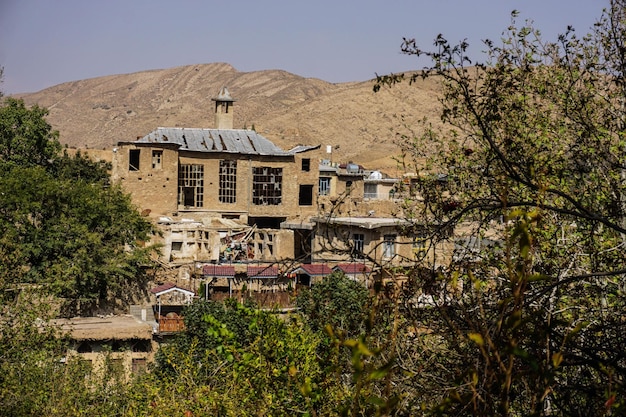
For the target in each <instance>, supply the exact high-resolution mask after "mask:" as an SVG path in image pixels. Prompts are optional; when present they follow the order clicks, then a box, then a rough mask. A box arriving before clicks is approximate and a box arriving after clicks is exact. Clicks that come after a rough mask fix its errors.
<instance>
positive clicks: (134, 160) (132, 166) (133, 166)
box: [128, 149, 140, 171]
mask: <svg viewBox="0 0 626 417" xmlns="http://www.w3.org/2000/svg"><path fill="white" fill-rule="evenodd" d="M139 156H140V149H130V150H129V151H128V170H129V171H139Z"/></svg>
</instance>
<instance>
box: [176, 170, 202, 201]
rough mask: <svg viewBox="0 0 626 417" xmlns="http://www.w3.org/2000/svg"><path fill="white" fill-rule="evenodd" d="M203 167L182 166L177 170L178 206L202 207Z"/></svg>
mask: <svg viewBox="0 0 626 417" xmlns="http://www.w3.org/2000/svg"><path fill="white" fill-rule="evenodd" d="M203 202H204V165H197V164H182V165H180V168H179V169H178V204H180V205H183V206H185V207H203Z"/></svg>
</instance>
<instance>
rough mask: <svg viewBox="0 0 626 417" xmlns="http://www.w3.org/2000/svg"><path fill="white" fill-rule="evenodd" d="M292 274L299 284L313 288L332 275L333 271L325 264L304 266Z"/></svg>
mask: <svg viewBox="0 0 626 417" xmlns="http://www.w3.org/2000/svg"><path fill="white" fill-rule="evenodd" d="M292 273H293V274H295V276H296V283H297V284H299V285H304V286H307V287H312V286H313V285H315V284H317V283H319V282H320V281H322V280H323V279H324V278H326V277H327V276H328V275H330V274H332V273H333V270H332V269H331V268H330V266H328V264H325V263H317V264H302V265H300V266H299V267H298V268H296V269H294V270H293V272H292Z"/></svg>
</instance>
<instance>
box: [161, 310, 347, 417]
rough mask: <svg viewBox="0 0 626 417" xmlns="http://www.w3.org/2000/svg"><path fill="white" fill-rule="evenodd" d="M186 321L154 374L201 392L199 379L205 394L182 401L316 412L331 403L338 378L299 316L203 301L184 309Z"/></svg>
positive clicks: (216, 408) (262, 411)
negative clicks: (327, 371) (327, 369)
mask: <svg viewBox="0 0 626 417" xmlns="http://www.w3.org/2000/svg"><path fill="white" fill-rule="evenodd" d="M185 324H186V331H185V332H184V333H183V334H182V335H180V337H178V338H177V339H176V340H175V341H174V342H173V343H172V344H168V345H167V346H164V347H162V348H161V349H160V351H159V353H158V359H157V366H156V369H155V372H154V375H155V377H156V378H158V379H159V380H160V381H162V382H163V390H164V392H167V389H169V388H167V387H173V386H179V387H180V388H181V394H182V393H185V394H186V395H191V396H192V397H193V398H196V397H195V396H196V393H199V392H200V391H198V387H202V391H201V392H202V393H203V394H202V395H204V396H205V398H204V399H203V400H201V401H199V402H197V403H193V404H190V403H188V402H187V401H186V400H184V399H183V402H182V404H184V407H186V408H189V409H190V410H191V411H193V412H194V413H196V412H197V413H203V414H211V415H216V414H222V415H294V414H306V413H310V414H309V415H314V414H315V413H317V412H319V411H320V410H322V409H324V408H325V407H327V406H328V404H332V403H333V402H332V401H329V399H332V397H333V395H335V394H334V393H335V392H336V391H337V385H336V383H335V381H333V380H332V379H326V377H325V375H324V374H323V373H322V370H321V366H320V363H319V361H318V358H317V356H316V348H317V345H318V343H319V338H318V337H317V336H316V335H315V334H314V333H312V332H311V331H310V330H308V329H307V328H306V326H303V325H302V323H300V322H299V321H298V320H297V318H296V317H292V318H287V319H281V318H280V317H278V316H277V315H276V314H274V313H272V312H268V311H262V310H259V309H256V308H254V307H253V306H250V305H249V306H245V305H241V304H238V303H236V302H234V301H228V302H227V303H225V304H222V303H219V302H213V301H208V302H203V301H201V302H197V303H194V304H193V305H191V306H189V307H188V308H187V309H186V310H185ZM163 395H164V394H163V393H162V392H161V391H159V392H156V393H154V400H155V401H157V402H158V403H159V404H161V402H160V401H164V400H165V398H162V396H163ZM161 398H162V399H161ZM164 406H166V405H164ZM166 407H167V406H166Z"/></svg>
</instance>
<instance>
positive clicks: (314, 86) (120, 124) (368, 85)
mask: <svg viewBox="0 0 626 417" xmlns="http://www.w3.org/2000/svg"><path fill="white" fill-rule="evenodd" d="M373 85H374V81H373V80H369V81H363V82H351V83H341V84H332V83H328V82H325V81H322V80H319V79H313V78H303V77H300V76H298V75H295V74H291V73H288V72H285V71H281V70H268V71H255V72H240V71H237V70H236V69H235V68H233V67H232V66H231V65H229V64H225V63H213V64H204V65H190V66H183V67H177V68H170V69H162V70H153V71H142V72H137V73H134V74H121V75H111V76H106V77H98V78H92V79H88V80H80V81H73V82H68V83H64V84H59V85H56V86H53V87H50V88H47V89H44V90H41V91H39V92H36V93H31V94H23V95H20V97H21V98H23V99H24V101H25V102H26V104H28V105H32V104H35V103H36V104H38V105H40V106H42V107H46V108H48V109H49V110H50V114H49V116H48V118H47V120H48V122H49V123H50V124H51V125H52V127H53V128H54V129H56V130H58V131H59V132H60V141H61V143H62V144H67V145H68V146H70V147H77V148H90V149H109V148H111V147H113V145H115V144H116V143H117V142H119V141H128V140H135V139H136V138H137V137H141V136H144V135H145V134H147V133H149V132H151V131H152V130H153V129H155V128H156V127H159V126H168V127H176V126H180V127H208V128H211V127H213V102H212V101H211V97H214V96H215V95H216V94H217V92H218V91H219V89H220V88H221V87H223V86H226V87H228V89H229V91H230V92H231V94H232V96H233V98H234V99H235V100H236V104H235V115H234V117H235V119H234V127H235V128H244V127H246V128H252V127H254V129H256V130H257V131H258V132H259V133H261V134H262V135H264V136H266V137H267V138H268V139H270V140H272V141H273V142H275V143H276V144H277V145H279V146H281V147H282V148H285V149H288V148H290V147H292V146H295V145H298V144H304V145H311V144H315V145H317V144H320V145H322V146H323V147H324V148H325V147H326V146H327V145H331V146H332V148H333V153H332V155H329V157H330V158H331V159H332V160H333V161H337V162H346V161H354V162H358V163H360V164H362V165H364V166H366V167H368V168H378V169H384V170H388V171H389V173H390V174H394V173H395V172H394V169H395V163H394V162H393V160H392V159H391V157H392V156H396V155H397V154H398V153H399V147H398V145H397V144H396V140H395V137H396V133H397V131H398V127H399V125H400V122H399V119H398V118H399V117H400V116H404V117H406V120H407V122H408V123H409V124H414V123H415V122H416V121H417V120H418V119H422V118H424V117H426V118H427V119H430V120H432V121H434V122H436V121H437V120H438V117H439V116H438V115H439V113H438V108H439V105H438V99H437V94H438V91H439V88H438V84H437V82H436V81H434V80H430V79H429V80H425V81H424V80H420V81H418V82H417V84H416V85H413V86H409V85H408V84H405V85H401V86H398V87H396V88H393V89H383V90H381V91H380V92H378V93H374V92H373V90H372V87H373Z"/></svg>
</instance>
